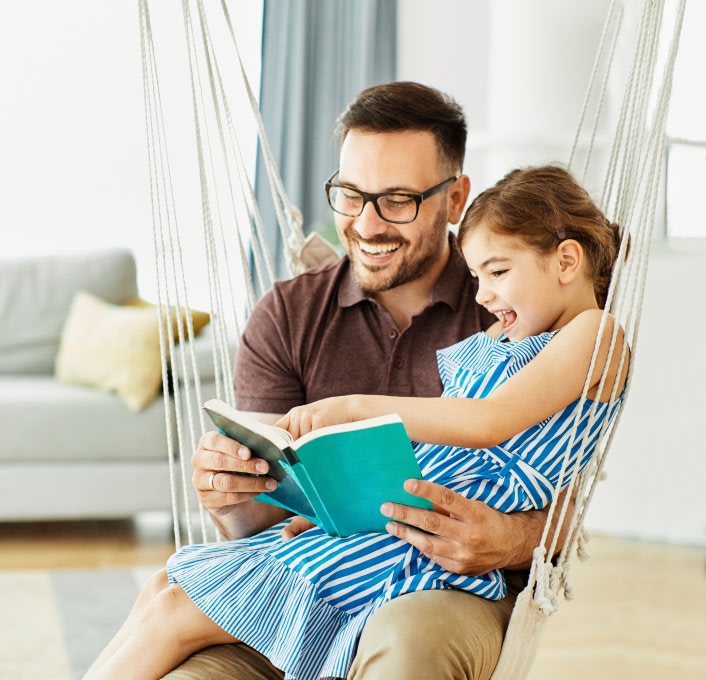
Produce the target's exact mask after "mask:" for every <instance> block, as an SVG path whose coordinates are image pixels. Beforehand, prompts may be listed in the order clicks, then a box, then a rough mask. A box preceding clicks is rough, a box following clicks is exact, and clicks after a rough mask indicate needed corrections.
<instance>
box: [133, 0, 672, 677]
mask: <svg viewBox="0 0 706 680" xmlns="http://www.w3.org/2000/svg"><path fill="white" fill-rule="evenodd" d="M138 2H139V9H140V28H141V48H142V63H143V75H144V91H145V114H146V126H147V139H148V151H149V167H150V181H151V192H152V210H153V225H154V237H155V254H156V256H155V263H156V264H155V266H156V272H157V281H158V295H159V300H160V306H161V310H162V311H161V319H162V327H161V328H160V345H161V349H162V357H163V359H162V372H163V381H164V386H165V399H166V402H167V417H166V427H167V441H168V449H169V464H170V476H171V482H172V495H173V512H174V530H175V537H176V543H177V546H181V545H182V543H183V542H184V537H183V536H182V531H183V528H185V531H186V537H185V541H186V542H187V543H193V542H194V533H193V531H194V530H193V528H192V522H191V519H192V516H196V514H197V513H196V509H197V508H198V504H197V503H196V501H195V496H194V495H193V492H192V491H191V490H190V478H191V472H190V469H189V463H188V461H189V459H190V456H191V453H192V452H193V451H194V450H195V448H196V444H197V441H198V438H199V437H200V435H201V434H202V432H204V431H205V430H206V429H209V427H208V426H207V423H206V422H205V421H204V416H203V413H202V411H201V409H200V405H201V404H202V403H203V401H204V399H203V395H202V393H201V383H200V379H199V374H198V371H197V368H196V367H197V362H196V357H195V354H194V348H193V343H191V342H187V341H186V340H187V339H188V338H191V337H193V328H192V326H191V323H190V316H189V315H188V314H186V315H185V318H186V320H187V324H186V326H183V325H181V324H176V326H177V327H178V329H179V334H178V342H175V341H174V337H173V334H172V333H171V332H166V331H165V329H167V328H171V322H172V319H170V318H169V317H170V311H169V310H170V309H174V308H177V309H179V308H186V309H189V308H190V304H189V296H188V290H187V282H186V280H185V276H184V273H183V265H182V249H181V239H180V228H179V224H178V220H177V212H176V208H175V196H174V190H173V187H172V178H171V173H170V168H169V157H168V153H167V142H166V134H165V126H164V118H163V110H162V101H161V95H160V89H159V79H158V74H157V62H156V56H155V48H154V42H153V34H152V25H151V21H150V13H149V7H148V0H138ZM623 5H624V3H620V2H616V0H613V1H612V2H611V4H610V7H609V11H608V15H607V17H606V20H605V25H604V29H603V34H602V37H601V41H600V45H599V47H598V52H597V56H596V60H595V64H594V67H593V71H592V74H591V78H590V82H589V86H588V91H587V94H586V98H585V103H584V107H583V111H582V113H581V116H580V121H579V125H578V130H577V133H576V137H575V139H574V143H573V148H572V152H571V155H570V158H569V159H568V166H569V167H570V168H571V169H572V171H573V172H574V174H575V175H576V176H577V178H578V179H579V180H580V181H584V180H585V178H586V176H587V173H588V170H589V167H590V165H591V161H592V152H593V147H594V142H595V139H596V131H597V130H598V127H599V122H600V121H601V117H602V114H603V113H604V104H605V100H606V92H607V89H608V83H609V76H610V75H611V66H612V64H613V56H614V54H615V50H616V45H617V44H618V40H619V36H620V34H621V33H620V28H621V25H622V23H623V21H622V19H623V15H624V6H623ZM192 6H193V8H194V9H193V13H192ZM664 6H665V0H645V1H644V3H643V5H642V12H641V20H640V24H639V28H638V30H637V32H636V37H635V40H634V49H633V53H632V61H631V64H630V70H629V73H628V77H627V84H626V86H625V90H624V97H623V102H622V106H621V108H620V114H619V119H618V123H617V125H616V126H615V130H614V134H613V142H612V146H611V150H610V156H609V160H608V166H607V171H606V173H605V178H604V183H603V189H602V195H601V196H600V197H597V202H598V204H599V205H600V206H601V207H602V209H603V210H604V211H605V212H606V214H608V215H610V217H611V219H612V220H613V221H615V222H617V223H618V224H620V225H622V228H623V239H622V245H621V250H620V254H619V256H618V261H617V264H616V267H615V271H614V274H613V279H612V282H611V285H610V289H609V292H608V301H607V304H606V311H607V312H610V313H611V314H613V315H614V316H615V317H616V318H617V319H618V320H619V321H620V323H621V324H622V326H623V328H624V330H625V334H626V338H627V341H628V343H629V346H630V347H631V349H632V352H631V355H630V356H626V355H625V353H624V351H622V350H621V349H619V348H617V347H616V345H617V343H616V337H615V334H614V335H613V337H612V338H611V354H612V352H613V351H621V352H622V355H621V357H620V361H621V366H622V363H623V362H630V363H632V362H634V358H635V353H636V350H637V340H638V329H639V325H640V310H641V306H642V297H643V293H644V288H645V279H646V274H647V265H648V256H649V252H650V244H651V240H652V230H653V225H654V221H655V209H656V204H657V196H658V193H659V186H660V175H661V170H662V157H663V151H664V137H665V122H666V117H667V111H668V104H669V99H670V93H671V84H672V73H673V70H674V63H675V59H676V54H677V47H678V43H679V36H680V32H681V24H682V19H683V15H684V8H685V0H680V1H679V3H678V8H677V12H676V16H675V18H674V22H673V26H672V27H671V30H669V31H666V30H665V27H664V26H663V23H664ZM221 8H222V11H223V21H224V22H225V25H226V26H227V29H228V33H229V35H230V37H231V39H232V45H233V55H232V56H231V58H235V60H237V63H238V65H239V68H240V71H241V73H242V80H243V86H244V88H245V92H246V96H247V99H248V101H249V102H250V108H251V111H252V115H253V116H254V120H255V122H256V125H257V130H258V135H259V142H260V146H261V150H262V154H263V157H264V163H265V167H266V169H267V174H268V177H269V182H270V187H271V189H272V200H273V203H274V207H275V212H276V215H277V222H278V226H279V229H280V231H281V234H282V239H283V242H284V243H285V244H286V259H287V262H288V265H289V270H290V274H291V275H295V274H297V273H299V272H301V271H303V270H304V269H306V268H307V267H308V266H311V265H312V264H314V263H315V262H317V261H319V260H320V258H321V257H324V258H326V257H331V255H332V252H333V251H332V249H331V248H329V247H328V246H327V245H326V244H325V243H324V242H322V241H321V240H320V239H318V238H317V237H316V236H314V237H309V238H308V239H306V238H305V237H304V232H303V230H302V217H301V214H300V213H299V211H298V210H297V209H296V208H295V207H293V206H292V205H291V204H290V203H289V200H288V198H287V195H286V192H285V190H284V187H283V185H282V182H281V180H280V177H279V174H278V172H277V166H276V163H275V161H274V159H273V157H272V153H271V152H270V149H269V146H268V143H267V138H266V135H265V131H264V126H263V123H262V119H261V117H260V114H259V111H258V105H257V100H256V97H255V95H254V94H253V92H252V89H251V88H250V85H249V82H248V79H247V76H246V73H245V69H244V68H243V64H242V60H241V58H240V54H239V53H238V48H237V44H236V41H235V33H234V30H233V24H232V21H231V17H230V15H229V13H228V9H227V6H226V4H225V2H222V3H221ZM182 9H183V15H184V27H185V32H186V42H187V48H188V57H189V69H190V81H191V94H192V102H191V103H192V106H193V112H194V122H195V132H196V148H197V155H198V169H199V179H200V191H201V205H202V211H203V225H202V227H203V233H204V240H205V254H206V262H205V263H204V267H205V269H206V271H207V272H208V280H209V297H210V303H211V309H210V312H211V315H212V333H213V353H212V356H213V365H214V369H215V374H216V376H217V381H216V392H217V393H216V395H215V396H217V397H219V398H221V399H223V400H225V401H227V402H230V403H233V402H234V397H235V395H234V393H233V383H232V370H233V366H232V353H233V350H234V348H236V347H237V344H236V343H237V338H239V337H240V332H241V326H242V324H243V321H244V320H245V319H246V318H247V314H248V313H249V311H250V310H251V309H252V307H253V305H254V304H255V302H256V297H257V296H256V290H260V291H262V290H266V289H267V288H268V287H269V286H270V285H271V284H272V282H273V280H274V278H275V272H274V266H273V261H272V257H271V255H270V253H269V252H268V251H267V248H266V247H265V246H264V245H263V244H264V243H265V239H264V236H263V233H264V230H263V224H262V219H261V217H260V212H259V210H258V206H257V204H256V201H255V197H254V191H253V186H252V182H251V181H250V178H249V176H248V172H247V168H246V165H245V163H244V162H243V160H242V156H241V153H240V146H239V143H238V138H237V134H236V127H237V126H236V124H235V122H234V111H233V110H232V109H231V107H230V106H229V103H228V96H227V94H226V88H225V87H224V82H223V76H222V72H221V70H220V68H219V64H218V59H217V58H216V54H215V50H214V47H213V44H212V41H211V35H210V31H209V25H208V21H207V16H206V12H205V11H204V6H203V0H192V2H191V3H190V2H189V0H183V2H182ZM663 34H668V35H671V40H670V42H669V46H668V49H667V51H666V55H667V56H666V59H665V60H664V61H665V63H664V66H663V71H662V73H661V77H660V78H657V77H656V76H657V71H658V70H659V68H658V67H659V58H658V57H659V43H660V36H661V35H663ZM589 112H591V113H590V116H589ZM242 113H243V112H242V111H238V112H237V114H238V115H242ZM589 117H590V118H592V120H591V121H590V122H589V121H588V120H587V119H588V118H589ZM579 144H582V146H583V147H585V148H586V149H587V151H586V153H585V154H584V159H583V161H582V163H581V164H580V166H579V162H578V161H577V156H578V154H577V149H578V148H579ZM219 173H221V174H222V175H223V177H224V181H219V179H218V174H219ZM223 186H225V187H227V189H226V191H225V192H224V191H223V190H222V187H223ZM236 188H237V189H239V191H238V193H237V195H236ZM224 193H225V194H226V195H223V194H224ZM628 236H629V242H630V247H629V249H628V247H627V244H628ZM604 329H605V316H604V323H603V324H602V325H601V331H600V333H602V332H604ZM616 330H617V326H616ZM594 360H595V356H594ZM609 364H610V361H609V360H608V361H606V366H608V365H609ZM592 369H593V362H592V365H591V368H590V369H589V374H590V373H591V372H592ZM169 371H171V381H170V380H169V378H170V376H169V375H168V373H169ZM604 379H605V378H604ZM168 383H170V384H171V386H172V393H171V395H170V392H169V390H168V389H167V385H168ZM602 386H603V382H601V388H602ZM629 387H630V380H628V385H627V387H626V390H627V391H629ZM587 390H588V381H587V384H586V387H585V389H584V394H583V396H582V399H585V398H586V393H587ZM209 396H213V395H209ZM615 396H616V395H615V394H614V395H613V398H615ZM618 421H619V417H618V418H617V419H616V421H615V422H614V424H613V426H612V427H605V426H604V427H603V430H602V431H601V433H600V439H599V444H598V446H597V449H596V453H595V454H594V456H593V458H592V460H591V462H590V463H589V465H588V466H587V467H586V469H585V470H584V471H583V473H582V474H581V475H578V476H577V475H576V472H575V470H573V471H568V470H566V464H565V465H564V470H563V478H569V481H568V489H569V493H567V494H565V497H566V498H567V499H568V498H569V495H570V494H571V493H573V494H574V497H575V498H576V503H575V508H574V512H573V513H572V515H571V516H569V513H568V504H567V502H564V503H563V504H559V503H558V500H557V499H558V496H555V499H554V501H553V503H552V505H551V507H550V511H549V512H550V516H549V519H548V521H547V527H546V528H545V531H544V535H543V536H542V540H541V542H540V544H539V545H538V546H537V547H536V549H535V551H534V559H533V562H532V567H531V571H530V578H529V583H528V585H527V587H526V588H525V589H524V590H523V591H522V592H521V593H520V595H519V596H518V598H517V601H516V604H515V607H514V610H513V614H512V618H511V621H510V625H509V629H508V631H507V635H506V638H505V643H504V646H503V649H502V653H501V656H500V660H499V662H498V665H497V667H496V669H495V672H494V674H493V680H521V679H522V678H525V677H526V676H527V674H528V672H529V670H530V668H531V666H532V663H533V661H534V658H535V656H536V652H537V650H538V646H539V641H540V638H541V634H542V630H543V626H544V623H545V621H546V620H547V617H548V616H549V615H551V614H552V613H554V612H556V610H557V609H558V607H559V604H560V601H561V599H562V597H563V598H567V599H569V598H572V597H573V591H572V589H571V586H570V584H569V569H570V565H571V558H572V556H573V555H574V554H578V556H579V557H580V558H585V557H586V556H587V555H586V550H585V542H586V535H585V532H584V530H583V521H584V519H585V516H586V512H587V509H588V506H589V503H590V501H591V499H592V497H593V494H594V491H595V489H596V485H597V482H598V481H599V479H600V478H601V476H602V474H603V468H604V464H605V460H606V456H607V453H608V450H609V448H610V443H611V440H612V438H613V435H614V433H615V428H616V427H617V424H618ZM173 423H175V425H173ZM587 429H590V428H587ZM575 437H576V431H574V432H573V434H572V440H573V439H574V438H575ZM579 455H580V454H579ZM198 511H199V512H198V517H199V518H200V533H201V535H200V537H199V541H200V542H206V541H209V540H214V539H216V538H217V537H216V536H215V530H214V529H213V527H212V525H211V523H210V521H209V520H208V515H207V513H205V511H204V510H203V509H202V508H198ZM557 514H558V523H559V525H560V526H563V525H566V526H567V527H568V533H567V539H566V541H565V543H564V545H563V547H562V549H561V552H560V555H559V557H558V558H556V559H554V560H551V559H550V558H549V557H548V556H551V555H553V554H554V553H555V552H556V549H557V545H556V540H557V539H556V538H553V539H550V537H549V533H550V532H549V524H550V522H551V520H552V518H553V517H555V516H556V515H557ZM558 533H559V532H555V535H556V534H558Z"/></svg>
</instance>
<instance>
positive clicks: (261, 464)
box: [255, 460, 270, 472]
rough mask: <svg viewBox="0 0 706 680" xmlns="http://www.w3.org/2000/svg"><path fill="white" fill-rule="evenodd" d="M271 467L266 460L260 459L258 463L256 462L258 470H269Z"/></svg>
mask: <svg viewBox="0 0 706 680" xmlns="http://www.w3.org/2000/svg"><path fill="white" fill-rule="evenodd" d="M269 469H270V466H269V465H268V464H267V462H266V461H264V460H258V461H257V463H255V470H257V472H267V471H268V470H269Z"/></svg>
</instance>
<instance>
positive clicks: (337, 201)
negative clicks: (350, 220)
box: [325, 170, 458, 224]
mask: <svg viewBox="0 0 706 680" xmlns="http://www.w3.org/2000/svg"><path fill="white" fill-rule="evenodd" d="M337 174H338V170H336V172H334V173H333V175H331V177H329V178H328V179H327V180H326V184H325V188H326V197H327V198H328V203H329V205H330V206H331V208H332V209H333V210H334V211H335V212H337V213H338V214H339V215H345V216H346V217H358V216H359V215H360V214H362V212H363V209H364V208H365V204H366V203H368V201H370V202H371V203H372V204H373V205H374V206H375V211H376V212H377V214H378V215H380V217H381V218H382V219H383V220H385V222H392V224H408V223H409V222H414V220H416V219H417V215H418V214H419V206H420V205H421V203H422V201H425V200H426V199H427V198H430V197H431V196H433V195H434V194H438V193H439V192H440V191H441V190H442V189H443V188H444V187H446V186H447V185H449V184H451V182H455V181H456V180H457V179H458V175H454V176H453V177H449V178H448V179H445V180H444V181H443V182H439V184H435V185H434V186H433V187H431V188H430V189H427V190H426V191H423V192H422V193H421V194H409V193H406V192H395V193H382V194H369V193H368V192H366V191H360V190H359V189H354V188H353V187H346V186H341V185H340V184H333V178H334V177H335V176H336V175H337Z"/></svg>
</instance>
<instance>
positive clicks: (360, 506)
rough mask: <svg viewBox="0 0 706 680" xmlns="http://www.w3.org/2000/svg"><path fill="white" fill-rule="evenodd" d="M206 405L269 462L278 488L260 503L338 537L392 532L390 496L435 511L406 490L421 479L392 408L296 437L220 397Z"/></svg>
mask: <svg viewBox="0 0 706 680" xmlns="http://www.w3.org/2000/svg"><path fill="white" fill-rule="evenodd" d="M203 408H204V410H205V411H206V413H207V414H208V415H209V417H210V418H211V420H212V421H213V423H214V424H215V425H216V427H217V428H218V429H219V430H220V431H221V432H222V433H223V434H225V435H227V436H229V437H231V438H232V439H235V440H236V441H239V442H240V443H241V444H243V445H245V446H247V447H248V448H249V449H250V450H251V451H252V452H253V455H255V456H257V457H259V458H264V459H265V460H267V461H268V462H269V464H270V472H269V475H270V476H271V477H274V478H275V479H276V480H277V482H278V486H277V489H275V490H274V491H270V492H267V493H261V494H259V495H258V496H256V497H255V500H258V501H261V502H263V503H270V504H272V505H278V506H280V507H282V508H285V509H287V510H291V511H292V512H293V513H295V514H297V515H301V516H303V517H306V518H307V519H309V520H310V521H312V522H314V523H315V524H317V525H318V526H320V527H321V528H322V529H323V530H324V531H325V532H326V533H328V534H331V535H333V536H349V535H350V534H354V533H357V532H359V531H380V532H382V531H385V524H386V522H388V521H389V520H388V519H387V518H386V517H385V516H384V515H382V514H381V513H380V505H382V503H384V502H385V501H391V502H393V503H403V504H405V505H413V506H415V507H419V508H427V509H431V504H430V503H429V502H428V501H426V500H425V499H423V498H418V497H417V496H413V495H412V494H410V493H407V492H406V491H405V490H404V489H403V488H402V485H403V483H404V480H405V479H412V478H414V479H421V472H420V470H419V464H418V463H417V460H416V458H415V456H414V451H413V449H412V444H411V442H410V441H409V437H408V436H407V432H406V430H405V428H404V425H403V423H402V420H401V419H400V417H399V416H398V415H397V414H395V413H393V414H391V415H388V416H381V417H379V418H369V419H367V420H361V421H358V422H355V423H345V424H343V425H332V426H330V427H322V428H321V429H319V430H314V431H313V432H309V433H308V434H305V435H304V436H302V437H300V438H299V439H296V440H294V439H293V438H292V436H291V435H290V434H289V432H287V431H286V430H284V429H282V428H280V427H276V426H274V425H267V424H265V423H261V422H260V421H258V420H256V419H255V418H253V417H251V416H249V415H248V414H246V413H242V412H241V411H237V410H236V409H234V408H233V407H232V406H229V405H228V404H226V403H225V402H223V401H221V400H220V399H211V400H209V401H207V402H206V403H205V404H204V406H203Z"/></svg>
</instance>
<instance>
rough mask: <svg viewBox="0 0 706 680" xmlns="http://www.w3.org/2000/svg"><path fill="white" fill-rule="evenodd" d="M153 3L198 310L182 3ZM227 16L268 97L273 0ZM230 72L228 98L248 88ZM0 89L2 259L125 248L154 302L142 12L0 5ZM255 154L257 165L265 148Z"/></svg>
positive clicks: (72, 3)
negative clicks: (265, 82) (265, 10)
mask: <svg viewBox="0 0 706 680" xmlns="http://www.w3.org/2000/svg"><path fill="white" fill-rule="evenodd" d="M149 4H150V11H151V15H152V26H153V33H154V41H155V45H156V50H157V60H158V68H159V73H160V88H161V96H162V98H163V107H164V115H165V128H166V134H167V135H168V144H169V145H170V149H169V151H170V161H171V165H172V172H173V181H174V189H175V196H176V204H177V210H178V214H179V216H180V220H181V224H182V227H183V230H182V233H183V234H184V235H185V242H184V243H183V247H184V249H185V253H186V261H185V269H186V270H187V275H188V276H189V278H190V280H191V281H192V282H193V283H194V286H193V288H194V290H192V291H190V292H191V293H194V292H196V293H197V294H195V295H192V297H191V299H190V301H191V304H192V305H194V306H196V307H198V306H199V304H201V305H204V304H206V300H207V299H208V298H207V295H206V294H205V291H204V293H203V295H201V296H199V295H198V292H199V289H201V287H204V288H205V286H206V278H205V274H204V272H203V267H201V266H200V263H201V262H202V261H203V258H200V257H198V254H199V253H200V251H201V249H202V244H201V242H202V240H203V236H202V234H203V229H202V228H201V226H200V225H201V223H202V220H201V202H200V196H199V193H198V190H194V187H198V167H197V161H196V151H195V142H194V133H193V115H192V109H191V90H190V85H189V81H188V62H187V51H186V47H185V44H186V42H185V32H184V25H183V19H182V13H181V3H179V2H155V1H154V0H153V1H152V2H150V3H149ZM206 5H207V15H208V16H209V17H210V20H211V30H212V39H213V41H214V44H215V45H216V46H217V49H218V46H223V51H226V50H227V49H228V47H229V46H230V41H229V39H228V37H227V32H226V28H225V22H224V21H223V19H222V17H221V16H220V15H219V11H220V10H219V7H220V3H206ZM228 5H229V7H230V10H231V12H232V13H233V17H234V30H235V32H236V35H237V37H238V45H239V48H240V52H241V55H242V57H243V60H244V62H245V66H246V69H247V70H248V72H249V74H250V79H251V82H252V85H253V88H254V90H255V91H256V92H257V91H258V89H259V60H260V26H261V19H260V16H261V11H262V3H261V2H259V1H256V0H230V2H229V3H228ZM231 54H232V52H231ZM221 67H222V68H224V77H225V78H226V79H227V84H226V87H228V83H229V82H233V83H234V82H236V81H237V83H238V85H239V84H240V81H241V78H240V75H239V71H238V70H237V63H236V62H235V60H234V59H233V58H230V60H225V59H223V63H222V64H221ZM0 88H2V89H1V90H0V92H1V96H2V105H1V106H0V194H1V195H2V200H1V201H0V257H13V256H21V255H26V254H36V253H61V252H71V251H83V250H87V249H93V248H103V247H109V246H126V247H129V248H131V249H132V250H133V252H135V254H136V257H137V260H138V272H139V277H140V281H139V285H140V291H141V293H142V295H143V296H145V297H148V298H149V299H153V300H154V299H156V282H155V278H154V275H153V270H154V267H153V263H154V246H153V239H152V211H151V202H150V185H149V175H148V159H147V137H146V128H145V113H144V97H143V81H142V64H141V53H140V34H139V21H138V3H137V1H136V0H131V1H129V2H128V1H119V2H95V1H94V0H61V2H55V0H25V1H23V2H5V3H2V4H0ZM236 93H237V90H236ZM231 103H232V102H231ZM238 123H239V124H240V125H241V126H243V127H244V128H246V130H245V133H244V135H243V138H245V137H247V136H248V131H250V130H254V126H253V123H252V121H251V120H250V119H249V118H248V119H246V120H243V119H242V118H241V119H239V120H238ZM249 136H250V137H252V134H250V135H249ZM243 154H244V155H247V154H254V141H253V143H252V144H250V145H245V146H244V148H243ZM253 158H254V155H253ZM192 254H196V255H197V257H194V258H190V257H189V256H190V255H192Z"/></svg>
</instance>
